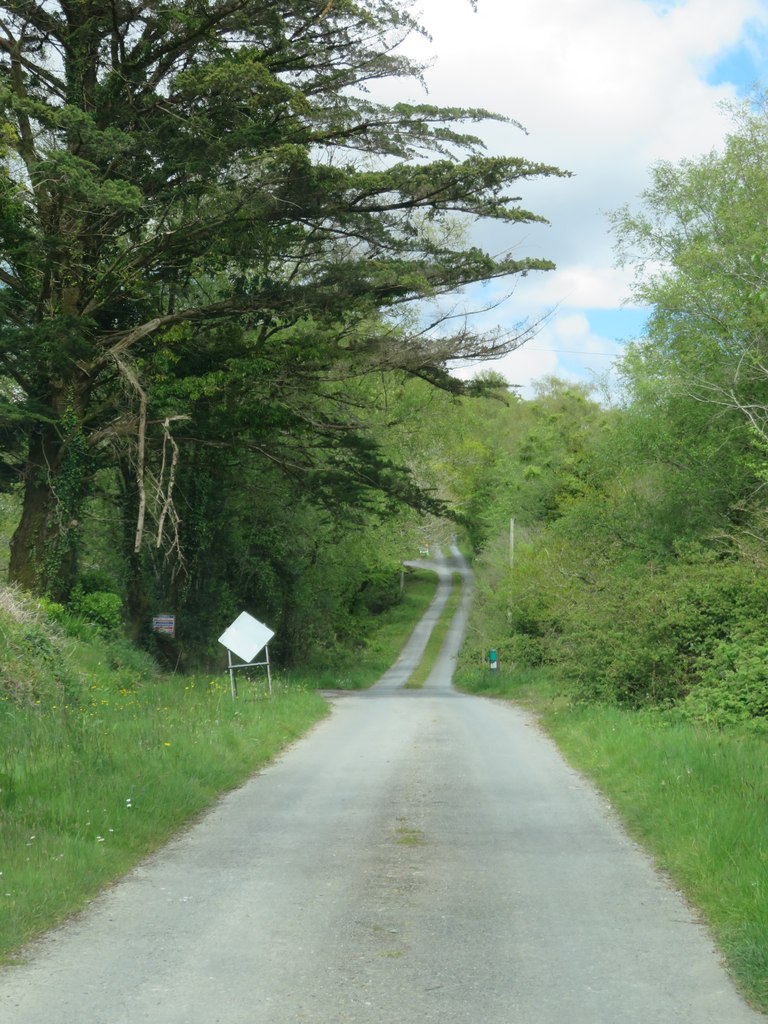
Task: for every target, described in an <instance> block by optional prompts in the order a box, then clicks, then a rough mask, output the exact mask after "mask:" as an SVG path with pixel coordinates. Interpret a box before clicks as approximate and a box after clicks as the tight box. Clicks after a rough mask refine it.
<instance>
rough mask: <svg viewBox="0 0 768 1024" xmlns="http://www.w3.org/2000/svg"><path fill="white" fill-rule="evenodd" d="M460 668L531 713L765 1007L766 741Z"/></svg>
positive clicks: (531, 679) (469, 679)
mask: <svg viewBox="0 0 768 1024" xmlns="http://www.w3.org/2000/svg"><path fill="white" fill-rule="evenodd" d="M489 676H490V673H489V672H487V671H486V672H485V673H483V672H482V671H481V670H479V669H469V670H468V669H464V670H462V671H461V672H460V673H459V674H458V676H457V685H458V686H460V687H461V688H462V689H465V690H467V691H469V692H475V693H485V694H488V695H492V696H503V697H511V698H514V699H515V700H517V701H518V702H520V703H522V704H523V705H525V706H527V707H529V708H530V709H532V710H533V711H534V712H536V714H537V715H538V718H539V721H540V722H541V723H542V725H543V727H544V728H545V729H546V731H547V732H548V733H549V735H550V736H552V738H553V739H554V740H555V742H556V743H557V744H558V746H559V747H560V749H561V750H562V751H563V753H564V755H565V756H566V757H567V759H568V760H569V762H570V763H571V764H572V765H573V766H574V767H575V768H577V769H578V770H580V771H581V772H583V773H584V774H585V775H586V776H588V777H589V778H590V779H591V780H592V781H593V782H594V783H595V784H596V785H597V786H598V788H599V789H600V790H601V791H602V792H603V793H604V794H605V795H606V796H607V797H608V798H609V800H610V801H611V803H612V805H613V807H614V808H615V809H616V811H617V812H618V814H619V815H620V816H621V818H622V820H623V821H624V823H625V825H626V827H627V830H628V831H629V832H630V834H631V835H632V836H634V837H635V838H636V839H637V840H639V841H640V842H641V843H642V844H643V846H644V847H645V848H646V849H647V850H648V851H649V852H650V853H651V854H652V855H653V857H654V859H655V860H656V863H657V864H658V865H659V866H660V867H661V868H662V869H663V870H664V871H665V872H667V873H668V874H669V876H670V877H671V878H672V879H673V880H674V882H675V884H676V885H677V886H679V887H680V889H681V890H682V891H683V892H684V893H685V895H686V897H687V898H688V899H689V900H690V902H691V903H692V904H693V905H694V906H696V907H697V908H698V909H699V910H700V911H701V913H702V915H703V917H704V918H705V920H706V921H707V922H708V924H709V925H710V927H711V929H712V932H713V934H714V936H715V939H716V941H717V944H718V946H719V948H720V950H721V951H722V953H723V955H724V957H725V960H726V963H727V966H728V969H729V971H730V973H731V975H732V976H733V978H734V980H735V981H736V983H737V984H738V986H739V987H740V988H741V990H742V992H743V993H744V994H745V996H746V997H747V998H748V999H749V1000H750V1001H751V1002H752V1003H753V1005H754V1006H755V1007H757V1008H758V1009H760V1010H762V1011H763V1012H768V759H766V741H765V737H764V736H763V737H761V736H760V735H755V734H754V733H751V732H748V731H746V730H741V729H738V728H735V727H734V728H731V729H728V730H725V731H722V732H718V731H715V730H710V729H706V728H702V727H701V726H695V725H693V724H691V723H690V722H685V721H682V720H680V719H677V718H675V717H672V716H670V715H669V714H665V713H662V712H649V711H643V712H637V711H627V710H624V709H621V708H616V707H604V706H594V705H586V706H576V707H574V706H572V705H571V704H570V703H569V702H568V701H567V700H566V699H565V698H564V697H562V696H561V695H560V694H559V692H558V690H557V688H556V687H555V686H554V685H553V684H552V683H551V681H550V680H548V679H547V677H546V676H545V675H544V674H542V673H536V672H528V673H526V674H524V675H520V676H515V675H512V674H507V673H504V672H501V673H498V677H497V678H493V679H492V680H491V679H489V678H488V677H489Z"/></svg>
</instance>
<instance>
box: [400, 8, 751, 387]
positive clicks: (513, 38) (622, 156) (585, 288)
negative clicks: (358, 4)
mask: <svg viewBox="0 0 768 1024" xmlns="http://www.w3.org/2000/svg"><path fill="white" fill-rule="evenodd" d="M414 12H415V13H416V12H420V20H421V22H422V24H423V25H424V26H425V28H426V29H427V30H428V32H429V33H430V35H431V40H430V41H429V42H426V41H425V42H421V41H419V42H418V43H413V44H410V52H412V53H414V54H415V55H418V56H419V57H426V58H429V59H430V60H431V66H430V68H429V70H428V72H427V85H428V90H429V92H428V96H427V97H426V99H427V100H428V101H429V102H433V103H436V104H438V105H443V106H448V105H451V106H454V105H455V106H464V107H469V106H472V107H483V108H486V109H490V110H493V111H495V112H498V113H500V114H503V115H505V116H507V117H511V118H513V119H514V120H516V121H518V122H520V123H521V124H522V125H523V126H524V128H525V132H522V131H520V130H519V129H516V128H515V127H513V126H511V125H500V124H497V123H493V122H488V123H486V125H484V127H483V137H484V139H485V140H486V144H487V146H488V150H489V152H493V153H506V154H510V155H519V156H524V157H527V158H529V159H532V160H536V161H541V162H543V163H547V164H554V165H556V166H558V167H560V168H562V169H565V170H568V171H571V172H572V174H573V177H571V178H567V179H554V178H550V179H546V180H542V181H539V182H533V183H527V184H525V183H523V184H522V185H521V195H522V200H523V202H522V205H523V206H524V207H525V208H527V209H529V210H532V211H534V212H536V213H540V214H543V215H544V216H545V217H547V218H548V220H549V222H550V223H549V225H548V226H540V225H527V226H522V227H516V226H508V225H504V226H503V227H502V226H500V225H492V226H491V227H490V228H487V227H486V228H483V229H482V232H483V233H482V237H481V241H482V244H484V245H485V247H487V248H488V249H489V250H490V251H492V252H500V251H504V250H508V249H512V250H513V252H514V253H515V254H516V255H520V256H535V257H543V258H547V259H551V260H553V261H554V262H555V263H556V264H557V270H555V271H551V272H548V273H546V274H533V275H530V276H528V277H527V278H525V279H520V280H519V281H518V282H517V283H516V284H515V287H514V292H513V294H512V296H511V297H510V298H508V299H506V301H504V302H503V303H502V305H501V306H500V307H499V308H497V309H494V310H493V311H492V312H490V311H489V312H488V313H484V314H482V315H480V316H478V318H477V319H476V321H475V322H476V324H477V326H478V327H481V328H482V327H492V326H494V325H496V324H502V325H504V326H512V325H514V324H517V323H519V322H520V321H522V320H525V319H530V320H532V321H537V320H538V319H539V318H541V317H542V316H547V319H546V322H545V324H544V326H543V327H542V328H541V330H540V331H539V333H538V334H537V336H536V337H535V338H534V339H533V340H532V341H531V342H529V343H528V344H527V345H525V346H524V347H523V348H522V349H520V350H518V351H516V352H513V353H511V354H510V355H508V356H506V357H504V358H502V359H501V360H498V361H496V362H494V363H493V364H491V368H493V369H495V370H497V371H499V372H500V373H502V374H503V375H504V376H505V377H506V378H507V380H508V381H509V382H510V383H512V384H515V385H519V386H520V387H521V389H522V390H521V393H522V394H523V395H530V394H531V393H532V390H531V384H532V382H534V381H536V380H537V379H541V378H543V377H545V376H548V375H553V374H554V375H557V376H559V377H563V378H566V379H570V378H572V379H575V380H598V379H599V378H601V377H603V376H605V375H606V374H607V375H608V376H609V377H610V367H611V364H612V361H613V360H614V359H615V357H616V355H617V354H618V353H620V352H621V350H622V347H623V345H624V344H625V343H626V342H627V341H628V340H631V339H632V338H635V337H638V336H641V335H642V331H643V324H644V322H645V318H646V315H647V310H643V309H641V308H638V307H637V306H636V305H633V303H632V300H631V287H630V286H631V278H632V274H631V271H630V270H621V271H620V270H618V269H616V266H615V255H614V251H613V238H612V236H611V234H610V231H609V224H608V217H607V214H608V213H609V212H610V211H612V210H616V209H618V208H620V207H622V206H624V205H626V204H629V205H630V206H636V205H637V203H638V199H639V196H640V193H641V192H642V190H643V188H645V187H646V185H647V184H648V183H649V169H650V167H651V166H652V165H653V164H655V163H656V162H657V161H659V160H672V161H677V160H679V159H681V158H683V157H693V158H695V157H696V156H698V155H700V154H703V153H705V152H709V151H710V150H712V149H713V148H717V147H718V146H719V145H720V144H721V142H722V140H723V138H724V136H725V134H726V132H727V131H728V129H729V125H730V118H729V116H728V115H727V113H726V112H725V111H724V110H723V106H722V105H723V103H724V102H725V103H727V102H734V101H738V100H739V99H744V98H746V97H747V96H748V95H749V94H750V92H751V91H752V89H753V87H754V86H756V85H758V86H759V85H766V86H768V0H669V2H664V0H546V2H542V0H477V10H476V11H475V12H473V10H472V7H471V4H470V2H469V0H418V2H417V3H416V4H415V5H414ZM399 88H400V89H401V88H402V84H400V85H399ZM403 98H404V97H403ZM407 98H408V99H411V100H416V101H419V102H424V101H425V96H424V93H423V92H420V91H419V90H418V88H417V87H415V86H414V87H413V90H412V94H410V95H409V96H408V97H407ZM509 285H510V283H509V282H506V283H502V284H500V283H492V284H488V285H486V286H484V287H483V288H478V289H473V290H472V291H471V292H470V293H468V294H467V295H466V297H465V298H466V302H467V305H468V307H469V308H472V306H473V305H477V304H488V303H492V302H496V301H498V300H500V299H502V298H503V297H504V296H505V295H506V294H507V293H508V291H509ZM474 372H476V368H472V369H470V368H459V369H458V370H457V373H458V375H459V376H462V377H469V376H472V374H473V373H474Z"/></svg>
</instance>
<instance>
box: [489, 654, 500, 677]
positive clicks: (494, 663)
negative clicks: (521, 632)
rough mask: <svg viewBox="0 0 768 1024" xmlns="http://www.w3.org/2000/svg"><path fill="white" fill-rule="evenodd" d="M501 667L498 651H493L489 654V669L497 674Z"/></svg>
mask: <svg viewBox="0 0 768 1024" xmlns="http://www.w3.org/2000/svg"><path fill="white" fill-rule="evenodd" d="M498 667H499V655H498V653H497V651H495V650H493V649H491V650H490V651H489V652H488V668H489V669H490V670H491V672H495V671H496V670H497V669H498Z"/></svg>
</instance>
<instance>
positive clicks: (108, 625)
mask: <svg viewBox="0 0 768 1024" xmlns="http://www.w3.org/2000/svg"><path fill="white" fill-rule="evenodd" d="M69 604H70V608H71V609H72V611H73V612H74V613H75V614H76V615H81V616H82V617H83V618H84V619H86V620H87V621H88V622H91V623H93V624H94V625H95V626H96V627H97V628H98V629H100V630H101V631H103V632H107V633H109V632H114V631H116V630H118V629H119V628H120V626H121V624H122V621H123V601H122V598H121V597H120V595H119V594H113V593H112V592H111V591H108V590H94V591H90V592H87V591H85V590H83V589H82V587H80V586H77V587H75V588H74V590H73V591H72V594H71V596H70V599H69Z"/></svg>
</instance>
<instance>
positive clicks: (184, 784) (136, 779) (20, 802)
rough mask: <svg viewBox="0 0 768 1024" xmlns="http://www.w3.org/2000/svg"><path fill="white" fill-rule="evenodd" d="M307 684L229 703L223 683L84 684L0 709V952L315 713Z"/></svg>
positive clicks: (319, 712) (67, 909) (52, 917)
mask: <svg viewBox="0 0 768 1024" xmlns="http://www.w3.org/2000/svg"><path fill="white" fill-rule="evenodd" d="M325 711H326V705H325V703H324V702H323V701H322V699H321V698H320V697H319V695H318V694H316V693H310V692H306V691H301V690H296V689H290V690H284V691H282V692H277V693H276V694H275V696H274V698H273V699H270V700H264V699H258V700H257V699H255V698H251V699H250V700H242V701H238V702H237V703H233V702H232V700H231V699H230V696H229V692H228V688H227V687H226V685H225V683H224V682H223V681H222V680H194V679H188V678H187V679H182V678H179V677H176V678H174V679H166V680H163V681H160V682H158V681H155V680H153V681H151V682H148V683H145V684H142V685H138V686H135V687H133V688H131V689H128V688H125V687H123V688H122V689H120V690H118V691H116V690H115V688H114V686H112V685H109V684H105V683H104V682H103V681H102V682H99V681H94V682H92V683H91V684H90V685H89V686H88V689H87V696H86V697H85V698H84V700H83V702H82V703H81V704H80V705H79V706H74V705H69V706H56V707H51V708H48V709H40V708H35V709H29V708H28V709H20V708H13V707H11V706H8V705H7V704H6V705H4V706H3V710H2V713H1V715H0V735H1V736H2V755H0V786H2V790H0V958H2V959H6V958H7V957H8V956H9V954H11V953H12V952H13V951H14V950H17V949H18V948H19V947H21V946H22V945H23V944H24V943H25V942H27V941H28V940H29V939H31V938H33V937H34V936H35V935H38V934H40V933H41V932H42V931H44V930H46V929H48V928H50V927H52V926H53V925H55V924H57V923H59V922H60V921H62V920H63V919H64V918H65V917H66V916H68V915H69V914H71V913H72V912H73V911H75V910H78V909H79V908H81V907H82V906H83V905H84V904H85V903H86V902H87V901H88V900H89V899H90V898H92V897H93V896H94V895H95V894H96V893H97V892H98V891H99V890H100V889H101V888H102V887H103V886H104V885H106V884H108V883H109V882H110V881H112V880H113V879H115V878H117V877H119V876H120V875H122V874H124V873H125V872H126V871H127V870H129V869H130V868H131V867H132V866H133V865H134V864H135V863H136V862H137V861H138V860H139V859H140V858H141V857H143V856H144V855H146V854H147V853H149V852H150V851H152V850H154V849H156V848H157V847H158V846H159V845H160V844H161V843H163V842H164V841H165V840H166V839H168V838H169V837H170V836H171V835H172V834H173V833H174V832H175V831H176V830H177V829H178V828H180V827H181V826H182V825H183V824H184V823H185V822H187V821H188V820H189V819H190V818H191V817H193V816H194V815H196V814H198V813H199V812H201V811H202V810H204V809H205V808H206V807H208V806H210V804H211V803H212V802H213V800H214V799H215V798H216V797H217V796H218V795H219V794H220V793H222V792H224V791H226V790H229V789H232V788H233V787H235V786H238V785H239V784H241V783H242V782H243V781H245V779H247V778H248V776H250V775H251V774H252V773H253V772H254V771H255V770H256V769H257V768H259V767H260V766H261V765H263V764H264V763H265V762H267V761H269V760H270V759H271V758H272V757H273V756H274V755H275V754H276V753H277V752H278V751H279V750H280V749H281V748H282V747H284V746H285V745H286V743H288V742H289V741H290V740H292V739H294V738H296V737H297V736H299V735H301V734H302V733H303V732H305V731H306V729H307V728H308V727H309V726H310V725H311V724H312V723H313V722H315V721H316V720H317V719H318V718H320V717H322V716H323V714H324V713H325Z"/></svg>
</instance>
